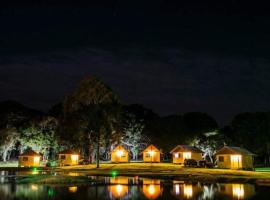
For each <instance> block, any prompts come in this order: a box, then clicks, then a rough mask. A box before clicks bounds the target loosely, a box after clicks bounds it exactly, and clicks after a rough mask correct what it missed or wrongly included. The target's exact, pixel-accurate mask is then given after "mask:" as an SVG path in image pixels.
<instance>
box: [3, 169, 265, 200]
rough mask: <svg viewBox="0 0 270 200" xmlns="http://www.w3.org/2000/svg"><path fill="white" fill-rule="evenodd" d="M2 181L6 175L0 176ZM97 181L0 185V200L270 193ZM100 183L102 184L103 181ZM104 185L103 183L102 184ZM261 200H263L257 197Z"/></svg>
mask: <svg viewBox="0 0 270 200" xmlns="http://www.w3.org/2000/svg"><path fill="white" fill-rule="evenodd" d="M0 174H1V180H2V178H3V176H5V175H8V174H7V173H2V172H1V173H0ZM92 178H93V179H94V178H96V179H98V183H99V184H97V185H90V184H89V185H82V186H80V185H69V186H65V185H58V186H56V185H55V186H49V185H39V184H15V181H13V182H12V181H10V182H8V183H7V182H6V181H5V182H1V184H0V199H5V200H14V199H16V200H25V199H29V200H48V199H52V200H56V199H72V200H77V199H78V200H82V199H99V200H104V199H112V200H114V199H142V200H146V199H183V200H184V199H197V200H211V199H213V200H214V199H227V200H234V199H237V200H240V199H252V198H254V199H256V196H255V195H261V194H258V192H259V193H262V191H263V192H265V194H263V195H262V196H263V197H266V199H268V197H269V196H270V190H269V189H268V188H267V189H260V186H256V190H257V194H256V191H255V185H252V184H239V183H226V184H225V183H216V184H208V183H199V182H196V183H191V182H185V181H175V180H174V181H170V180H159V179H149V178H140V177H135V178H131V177H115V178H112V177H106V178H105V177H92ZM102 181H103V182H102ZM102 183H104V184H102ZM259 199H262V198H259Z"/></svg>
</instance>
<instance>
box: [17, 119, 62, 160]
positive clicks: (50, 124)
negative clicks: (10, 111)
mask: <svg viewBox="0 0 270 200" xmlns="http://www.w3.org/2000/svg"><path fill="white" fill-rule="evenodd" d="M57 127H58V121H57V120H56V119H55V118H53V117H43V118H42V119H41V120H32V121H31V122H29V123H28V124H26V125H25V126H23V127H21V128H20V132H21V135H20V143H21V150H24V149H27V148H31V149H33V150H34V151H37V152H40V153H42V154H43V155H44V158H45V159H49V157H54V156H55V153H56V151H57V150H58V148H59V139H58V137H57V134H56V130H57Z"/></svg>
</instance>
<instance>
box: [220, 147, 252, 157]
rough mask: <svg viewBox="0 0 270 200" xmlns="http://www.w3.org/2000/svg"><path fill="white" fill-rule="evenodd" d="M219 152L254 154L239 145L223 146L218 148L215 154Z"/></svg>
mask: <svg viewBox="0 0 270 200" xmlns="http://www.w3.org/2000/svg"><path fill="white" fill-rule="evenodd" d="M220 154H241V155H255V154H253V153H252V152H250V151H249V150H247V149H244V148H241V147H231V146H224V147H222V148H221V149H220V150H218V151H217V152H216V153H215V155H220Z"/></svg>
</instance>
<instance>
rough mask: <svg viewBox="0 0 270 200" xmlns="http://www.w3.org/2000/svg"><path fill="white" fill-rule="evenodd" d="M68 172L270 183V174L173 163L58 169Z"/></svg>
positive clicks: (85, 166) (102, 165)
mask: <svg viewBox="0 0 270 200" xmlns="http://www.w3.org/2000/svg"><path fill="white" fill-rule="evenodd" d="M58 169H60V170H63V171H65V170H67V171H85V172H87V174H90V175H91V174H92V175H105V176H106V175H109V176H110V175H111V174H112V172H116V173H117V174H118V175H130V176H132V175H139V176H153V177H157V176H163V177H172V176H173V177H179V178H182V179H189V180H192V179H194V180H205V181H231V180H237V181H247V182H248V181H269V182H270V173H269V172H256V171H243V170H230V169H206V168H186V167H182V166H180V165H175V164H172V163H153V164H150V163H124V164H101V165H100V168H99V169H96V168H95V165H83V166H65V167H61V168H58Z"/></svg>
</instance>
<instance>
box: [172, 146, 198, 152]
mask: <svg viewBox="0 0 270 200" xmlns="http://www.w3.org/2000/svg"><path fill="white" fill-rule="evenodd" d="M174 152H192V153H203V151H202V150H200V149H199V148H197V147H194V146H189V145H177V146H176V147H175V148H174V149H173V150H171V152H170V153H174Z"/></svg>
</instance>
